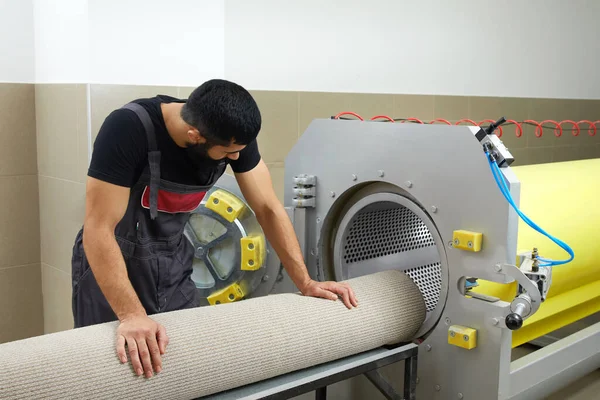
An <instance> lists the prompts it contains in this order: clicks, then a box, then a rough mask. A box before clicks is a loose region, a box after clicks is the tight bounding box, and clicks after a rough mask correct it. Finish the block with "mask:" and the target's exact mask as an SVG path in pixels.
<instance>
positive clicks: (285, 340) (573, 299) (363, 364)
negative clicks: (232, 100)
mask: <svg viewBox="0 0 600 400" xmlns="http://www.w3.org/2000/svg"><path fill="white" fill-rule="evenodd" d="M501 122H502V120H500V121H498V124H500V123H501ZM496 126H497V124H491V125H490V126H489V127H487V128H480V127H476V126H447V125H418V124H400V123H386V122H376V121H358V120H339V119H318V120H314V121H313V122H312V123H311V124H310V126H309V127H308V129H307V130H306V131H305V132H304V134H303V135H302V136H301V137H300V138H299V140H298V142H297V144H296V145H295V146H294V148H293V149H292V150H291V152H290V153H289V155H288V157H287V159H286V164H285V186H284V190H285V207H286V210H287V212H288V215H289V218H290V220H291V221H292V224H293V226H294V229H295V232H296V235H297V237H298V240H299V243H300V247H301V250H302V252H303V255H304V258H305V260H306V264H307V266H308V269H309V273H310V274H311V276H312V277H313V278H314V279H317V280H337V281H347V282H349V283H350V284H351V285H352V287H353V289H354V290H355V292H356V295H357V298H358V301H359V306H358V307H357V308H355V309H352V310H348V309H346V308H345V306H344V305H343V304H342V302H341V301H336V302H333V301H328V300H323V299H316V298H310V297H304V296H301V295H299V294H298V293H297V289H296V288H295V287H294V285H293V284H292V283H291V281H290V280H289V278H288V277H287V275H286V273H285V269H283V268H282V266H281V263H280V261H279V259H278V257H277V255H276V253H275V251H274V250H273V248H272V247H271V245H270V243H269V242H268V241H267V240H266V239H265V235H264V233H263V231H262V229H261V226H260V224H259V223H258V221H257V219H256V216H255V214H254V213H253V211H252V210H251V209H250V207H249V206H248V204H247V203H246V202H245V200H244V197H243V195H242V193H241V192H240V189H239V187H238V186H237V183H236V181H235V178H234V177H232V176H230V175H224V176H223V177H222V178H221V179H220V181H219V182H218V183H217V185H216V186H215V187H214V188H213V189H212V190H211V191H210V192H208V193H207V195H206V196H205V198H204V200H203V201H202V203H201V205H200V206H199V207H198V208H197V209H196V210H195V212H194V213H193V215H192V216H191V218H190V221H189V223H188V224H187V226H186V228H185V232H184V236H185V240H187V241H188V242H189V243H190V244H192V245H193V251H194V252H195V258H194V264H193V274H192V279H193V280H194V282H195V284H196V286H197V288H198V291H199V293H200V295H201V297H202V299H203V305H204V306H203V307H199V308H196V309H191V310H182V311H175V312H170V313H164V314H159V315H155V316H154V317H153V318H155V319H156V320H157V321H159V322H160V323H162V324H164V325H165V327H166V329H167V332H168V334H169V336H170V344H169V348H168V350H167V354H166V355H165V356H164V359H163V372H161V373H160V374H158V375H156V376H154V377H153V378H151V379H145V378H140V377H136V376H134V374H133V373H132V371H131V367H130V365H127V364H120V363H119V362H118V360H117V357H116V355H115V352H114V340H115V330H116V327H117V325H116V323H107V324H100V325H95V326H90V327H86V328H80V329H74V330H70V331H65V332H59V333H53V334H49V335H44V336H40V337H35V338H30V339H25V340H20V341H16V342H11V343H6V344H3V345H0V358H1V359H2V360H3V373H2V374H0V398H1V399H5V398H10V399H20V398H23V399H30V398H47V397H50V398H87V399H93V398H128V399H133V398H144V399H152V398H157V399H158V398H160V399H171V398H173V399H190V398H203V399H209V398H210V399H259V398H291V397H293V396H296V395H299V394H302V393H306V392H309V391H316V396H317V398H320V399H324V398H326V395H327V386H328V385H331V384H332V383H335V382H340V381H343V380H346V379H348V378H351V377H353V376H356V375H360V374H364V375H365V376H366V377H367V378H368V379H369V381H371V382H372V383H373V384H374V385H375V386H376V387H377V389H378V390H379V391H380V392H381V393H382V394H384V396H385V397H386V398H388V399H401V398H404V399H427V400H430V399H444V400H445V399H477V400H485V399H503V400H504V399H541V398H543V397H544V396H545V395H548V394H549V393H552V392H553V391H555V390H557V389H559V388H560V387H563V386H565V385H567V384H568V383H570V382H572V381H574V380H575V379H577V378H578V377H581V376H583V375H585V374H586V373H588V372H590V371H592V370H594V369H596V368H598V367H600V324H598V325H593V326H590V327H588V328H586V329H584V330H581V331H579V332H576V333H575V334H573V335H571V336H568V337H566V338H564V339H561V340H559V341H557V342H555V343H552V344H549V345H547V346H545V347H544V348H542V349H540V350H538V351H536V352H534V353H532V354H530V355H528V356H525V357H523V358H521V359H519V360H516V361H513V362H511V350H512V348H513V347H515V346H517V345H518V344H521V343H524V342H527V341H531V340H532V339H535V338H540V337H542V336H544V335H546V334H547V333H550V332H551V331H552V330H554V329H557V328H560V327H562V326H565V325H567V324H569V323H571V322H573V321H575V320H578V319H581V318H583V317H586V316H588V315H591V314H593V313H595V312H597V311H598V310H599V309H600V300H599V299H600V290H595V289H598V285H599V284H600V276H599V273H598V268H597V267H596V266H595V264H594V263H595V260H597V259H598V257H597V256H600V254H596V253H598V252H599V250H598V246H596V245H595V244H594V243H592V239H589V238H590V235H589V234H591V233H592V232H593V229H596V230H597V227H595V228H594V224H593V222H592V221H598V219H599V217H600V211H599V210H600V207H597V205H596V206H595V207H591V205H592V204H597V200H596V199H595V198H596V197H597V194H596V195H594V191H597V188H598V180H599V176H600V175H599V174H598V173H599V172H600V160H587V161H579V162H575V163H561V164H553V165H547V166H544V165H538V166H528V167H511V163H512V161H513V156H512V155H511V153H510V152H509V150H508V149H506V147H505V146H504V145H503V144H502V142H501V140H500V139H499V138H498V137H497V136H496V135H495V134H494V133H493V132H494V129H495V128H496ZM574 168H576V169H577V171H578V174H579V175H578V176H577V177H573V175H572V173H571V172H572V170H573V169H574ZM560 171H568V172H562V173H561V172H560ZM569 171H570V172H569ZM561 174H562V175H561ZM580 179H583V181H581V182H580V181H579V180H580ZM557 188H558V189H557ZM594 188H596V189H594ZM567 199H568V202H567ZM557 200H560V201H562V202H563V203H562V204H560V205H556V202H555V201H557ZM567 204H571V206H567ZM520 207H521V208H522V209H523V211H521V208H520ZM582 214H583V216H582ZM576 215H577V216H576ZM530 217H531V219H530ZM534 221H535V222H534ZM536 222H537V223H539V224H540V225H541V226H538V225H536ZM596 226H597V225H596ZM542 228H543V229H548V231H549V232H550V233H552V234H554V235H557V236H559V237H561V238H563V240H565V241H566V242H567V243H568V244H567V243H565V242H563V241H561V240H559V239H557V238H555V237H553V236H550V235H549V234H547V232H545V231H544V230H543V229H542ZM531 232H534V233H533V234H532V233H531ZM542 233H544V234H546V236H544V235H542ZM570 246H572V247H570ZM190 247H191V246H190ZM549 257H552V258H553V259H556V260H553V259H550V258H549ZM565 257H566V259H565V260H559V259H561V258H565ZM574 271H575V272H576V273H575V274H574V273H573V272H574ZM574 275H575V276H574ZM578 276H579V277H580V278H578ZM581 276H583V278H581ZM540 315H541V317H540ZM520 332H524V333H523V334H522V335H521V336H519V333H520ZM396 363H400V364H399V365H402V366H403V368H402V372H400V373H398V374H397V375H395V376H393V377H388V378H387V379H386V378H384V376H383V375H382V374H381V373H380V371H381V370H380V368H381V367H385V366H391V365H392V364H396Z"/></svg>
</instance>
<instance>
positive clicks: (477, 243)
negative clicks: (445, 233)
mask: <svg viewBox="0 0 600 400" xmlns="http://www.w3.org/2000/svg"><path fill="white" fill-rule="evenodd" d="M482 242H483V233H480V232H471V231H466V230H462V229H460V230H457V231H454V232H453V233H452V245H453V246H454V247H455V248H457V249H460V250H466V251H474V252H475V251H480V250H481V243H482Z"/></svg>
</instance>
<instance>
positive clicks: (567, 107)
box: [527, 99, 580, 147]
mask: <svg viewBox="0 0 600 400" xmlns="http://www.w3.org/2000/svg"><path fill="white" fill-rule="evenodd" d="M579 114H580V111H579V103H578V101H576V100H563V99H532V100H531V107H530V110H529V115H528V118H529V119H532V120H534V121H537V122H539V123H542V122H544V121H547V120H553V121H557V122H560V121H562V120H569V119H570V120H577V118H578V116H579ZM544 126H545V127H546V126H547V127H548V128H545V129H544V131H543V134H542V137H541V138H537V137H535V135H529V136H528V138H527V146H528V147H542V146H576V145H577V143H579V141H578V140H577V139H578V138H577V137H574V136H573V135H571V134H570V132H565V133H569V134H564V133H563V135H562V136H560V137H557V136H556V135H555V133H554V129H553V127H554V125H553V124H552V123H550V122H546V123H544ZM565 127H569V125H568V124H567V125H565Z"/></svg>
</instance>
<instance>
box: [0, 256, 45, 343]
mask: <svg viewBox="0 0 600 400" xmlns="http://www.w3.org/2000/svg"><path fill="white" fill-rule="evenodd" d="M0 304H2V307H0V343H6V342H11V341H14V340H20V339H25V338H29V337H33V336H39V335H42V334H43V333H44V313H43V307H42V279H41V272H40V264H39V263H35V264H30V265H24V266H19V267H10V268H0Z"/></svg>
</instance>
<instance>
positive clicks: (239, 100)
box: [72, 80, 357, 377]
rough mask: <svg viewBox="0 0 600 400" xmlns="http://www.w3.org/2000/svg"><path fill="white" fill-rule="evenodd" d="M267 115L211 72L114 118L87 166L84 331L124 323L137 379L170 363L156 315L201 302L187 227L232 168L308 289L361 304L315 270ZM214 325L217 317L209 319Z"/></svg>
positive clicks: (77, 288)
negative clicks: (279, 183)
mask: <svg viewBox="0 0 600 400" xmlns="http://www.w3.org/2000/svg"><path fill="white" fill-rule="evenodd" d="M260 127H261V115H260V111H259V109H258V107H257V105H256V103H255V101H254V99H253V98H252V96H251V95H250V93H248V92H247V91H246V90H245V89H244V88H242V87H241V86H239V85H237V84H235V83H232V82H228V81H225V80H211V81H208V82H206V83H204V84H203V85H201V86H200V87H198V88H197V89H196V90H194V92H193V93H192V94H191V95H190V97H189V99H188V100H187V101H186V100H179V99H175V98H172V97H168V96H157V97H154V98H150V99H138V100H135V101H133V102H131V103H129V104H127V105H125V106H124V107H123V108H120V109H118V110H115V111H113V112H112V113H111V114H110V115H109V116H108V117H107V118H106V120H105V121H104V123H103V125H102V127H101V128H100V131H99V133H98V136H97V138H96V141H95V143H94V152H93V155H92V161H91V164H90V167H89V171H88V180H87V190H86V214H85V221H84V227H83V228H82V229H81V231H80V232H79V233H78V235H77V238H76V240H75V245H74V248H73V266H72V272H73V316H74V320H75V327H82V326H86V325H91V324H97V323H102V322H108V321H113V320H118V321H119V327H118V330H117V344H116V349H117V354H118V356H119V358H120V360H121V362H123V363H125V362H127V356H126V352H125V346H126V345H127V348H128V351H129V355H130V357H131V362H132V365H133V367H134V370H135V371H136V373H137V374H138V375H142V374H145V375H146V376H147V377H150V376H152V374H153V373H154V372H160V371H161V368H162V362H161V355H163V354H164V353H165V351H166V347H167V344H168V341H169V339H168V336H167V333H166V330H165V328H164V327H163V326H161V325H160V324H158V323H156V322H155V321H154V320H153V319H152V318H150V316H151V315H152V314H156V313H159V312H166V311H173V310H178V309H184V308H191V307H198V306H199V301H198V298H197V292H196V289H195V285H194V283H193V282H192V280H191V273H192V258H193V249H192V247H191V245H190V244H189V242H188V241H187V240H186V239H185V238H184V237H183V235H182V231H183V227H184V225H185V223H186V222H187V220H188V218H189V216H190V214H189V213H190V211H192V210H194V209H195V208H196V207H197V206H198V205H199V203H200V201H201V200H202V199H203V197H204V194H205V193H206V191H207V190H209V189H210V188H211V187H212V186H213V185H214V184H215V182H216V181H217V180H218V179H219V177H220V176H221V175H222V174H223V173H224V172H225V168H226V167H227V165H230V166H231V168H232V170H233V171H234V173H235V177H236V179H237V182H238V184H239V186H240V189H241V191H242V193H243V195H244V197H245V199H246V200H247V202H248V204H249V205H250V207H251V208H252V209H253V210H254V212H255V213H256V216H257V218H258V220H259V222H260V224H261V226H262V227H263V229H264V231H265V234H266V236H267V240H269V242H270V243H271V244H272V246H273V247H274V249H275V251H276V252H277V254H278V256H279V258H280V259H281V261H282V263H283V265H284V267H285V268H286V270H287V272H288V274H289V276H290V278H291V279H292V280H293V282H294V283H295V285H296V286H297V287H298V289H299V290H300V291H301V293H302V294H303V295H306V296H314V297H321V298H325V299H331V300H336V299H338V296H339V297H341V299H342V300H343V302H344V304H345V305H346V306H347V307H348V308H351V307H353V306H354V307H355V306H357V302H356V298H355V296H354V293H353V291H352V289H351V288H350V287H349V286H348V285H346V284H342V283H337V282H317V281H314V280H312V279H311V278H310V277H309V275H308V272H307V269H306V266H305V264H304V260H303V258H302V254H301V252H300V248H299V244H298V242H297V239H296V236H295V233H294V230H293V227H292V225H291V222H290V220H289V218H288V217H287V214H286V213H285V211H284V208H283V206H282V205H281V203H280V202H279V201H278V199H277V197H276V195H275V193H274V191H273V187H272V183H271V177H270V175H269V171H268V169H267V167H266V166H265V164H264V162H263V161H262V159H261V157H260V154H259V151H258V146H257V142H256V137H257V135H258V133H259V131H260ZM207 323H210V321H207Z"/></svg>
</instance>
